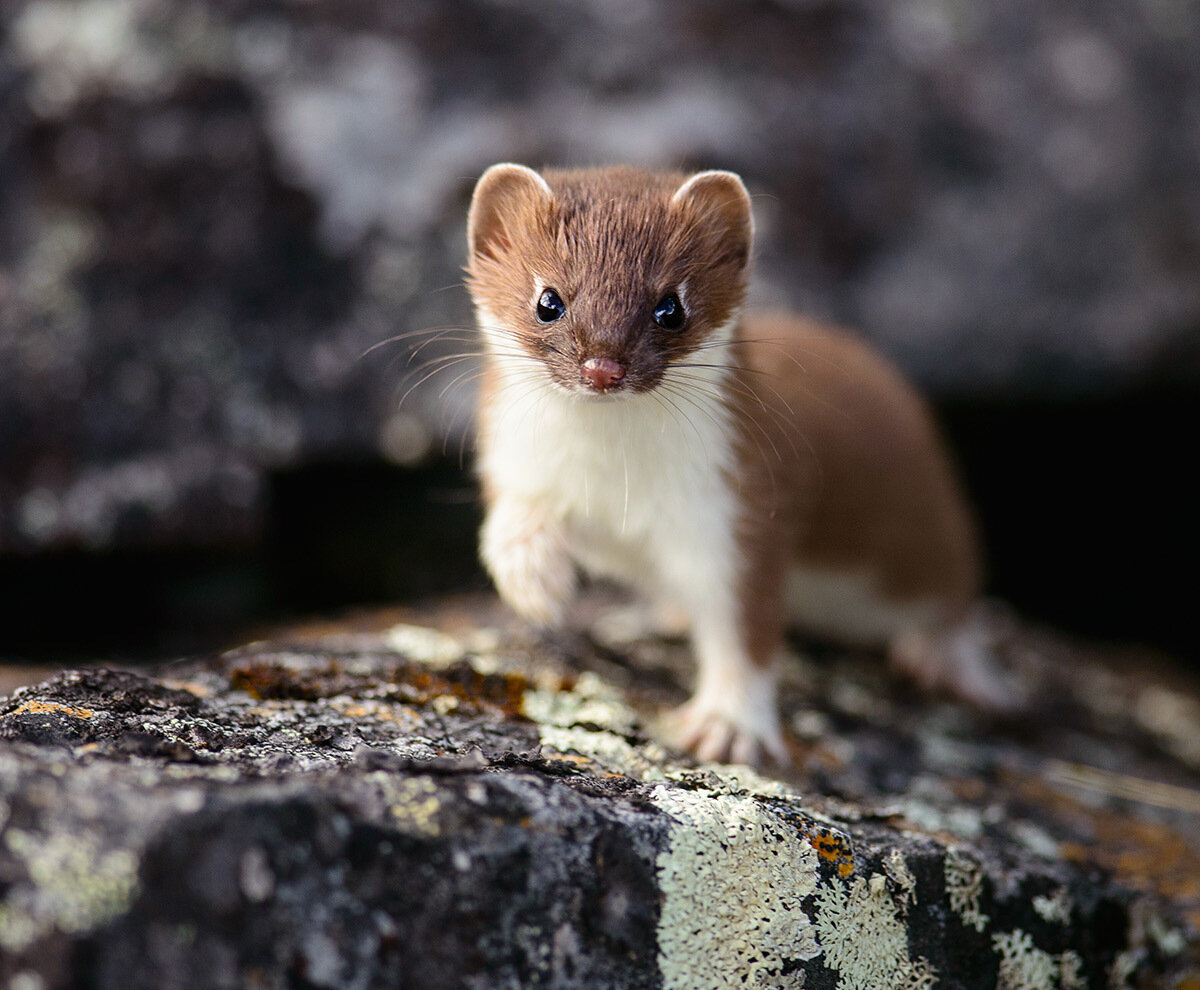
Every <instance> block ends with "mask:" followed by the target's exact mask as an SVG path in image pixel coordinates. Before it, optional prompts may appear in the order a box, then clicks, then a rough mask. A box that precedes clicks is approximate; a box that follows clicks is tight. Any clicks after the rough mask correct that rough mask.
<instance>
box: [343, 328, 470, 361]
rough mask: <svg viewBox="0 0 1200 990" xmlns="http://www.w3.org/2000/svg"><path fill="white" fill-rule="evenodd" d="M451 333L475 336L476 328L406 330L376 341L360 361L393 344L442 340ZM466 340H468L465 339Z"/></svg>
mask: <svg viewBox="0 0 1200 990" xmlns="http://www.w3.org/2000/svg"><path fill="white" fill-rule="evenodd" d="M450 333H461V334H464V335H471V336H474V328H473V327H469V326H463V325H461V324H448V325H446V326H442V327H419V328H416V329H413V330H404V331H402V332H401V333H397V334H393V335H392V336H390V337H384V338H383V339H382V340H377V341H375V343H373V344H372V345H371V346H370V347H368V348H367V349H366V350H365V351H363V352H362V353H361V354H360V355H359V356H358V359H359V360H360V361H361V360H362V359H363V358H365V357H368V356H369V355H371V354H373V353H375V351H377V350H379V349H380V348H382V347H388V346H390V345H391V344H402V343H405V342H406V341H409V340H412V339H413V338H417V337H428V338H431V339H432V340H435V341H436V340H439V339H441V338H442V335H444V334H450ZM464 339H466V338H465V337H464Z"/></svg>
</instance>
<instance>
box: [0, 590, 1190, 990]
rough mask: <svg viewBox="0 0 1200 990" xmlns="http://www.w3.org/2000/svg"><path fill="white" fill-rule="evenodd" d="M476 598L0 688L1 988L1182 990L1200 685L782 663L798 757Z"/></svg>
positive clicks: (843, 660) (579, 644)
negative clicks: (1022, 704) (980, 705)
mask: <svg viewBox="0 0 1200 990" xmlns="http://www.w3.org/2000/svg"><path fill="white" fill-rule="evenodd" d="M489 601H490V600H488V599H453V600H448V601H445V602H443V603H441V604H440V605H437V606H435V607H431V608H428V609H425V610H422V611H420V612H408V613H405V614H394V615H389V616H382V617H371V618H370V619H369V620H363V621H361V622H358V623H356V624H350V625H342V626H341V627H338V628H332V629H325V630H308V631H303V630H293V631H291V632H290V633H287V634H281V635H280V636H279V637H278V638H276V639H273V640H271V641H266V642H262V643H257V644H253V645H251V646H247V647H245V648H242V649H239V650H235V651H233V652H230V653H227V654H224V655H221V656H216V657H212V658H207V659H200V660H193V661H186V662H180V663H176V664H172V665H169V666H167V667H164V668H161V669H159V670H158V671H156V672H152V673H146V672H131V671H119V670H107V669H104V670H91V671H80V672H67V673H63V674H61V675H58V676H56V677H54V678H51V679H50V680H48V681H46V682H44V683H42V684H39V685H35V686H32V687H29V688H24V689H21V690H19V691H17V692H16V693H15V694H14V695H13V696H12V697H11V698H10V699H8V700H7V701H0V981H2V985H4V986H6V987H10V988H14V990H15V988H27V987H41V988H45V990H52V988H68V987H80V986H87V987H95V988H114V990H115V988H122V990H126V988H141V987H146V988H155V990H161V988H170V987H187V988H189V990H194V988H209V987H214V988H215V987H264V988H268V987H337V988H366V987H460V986H461V987H514V988H516V987H535V986H546V987H551V986H553V987H616V986H619V987H659V986H665V987H697V988H699V987H728V986H743V985H744V986H769V987H806V988H835V987H836V988H864V990H866V988H871V990H875V988H882V987H897V988H900V987H903V988H913V990H915V988H929V987H935V986H936V987H978V988H988V990H991V988H994V987H1002V988H1020V990H1052V988H1059V987H1061V988H1064V990H1067V988H1080V987H1096V988H1101V987H1106V988H1107V987H1112V988H1119V987H1130V988H1132V987H1138V988H1146V987H1170V988H1173V990H1186V988H1191V987H1194V986H1195V985H1196V981H1197V980H1200V826H1198V822H1200V790H1198V789H1197V783H1198V782H1200V736H1198V733H1197V730H1196V725H1197V719H1196V714H1197V708H1198V707H1200V692H1198V691H1197V690H1196V685H1195V684H1189V683H1187V682H1186V681H1183V680H1181V679H1180V677H1179V674H1178V672H1175V671H1172V670H1170V669H1169V668H1159V667H1156V666H1155V665H1153V664H1152V663H1150V662H1149V661H1147V660H1146V659H1145V658H1138V659H1137V660H1136V662H1135V663H1130V662H1129V659H1130V658H1125V659H1124V660H1122V659H1121V658H1118V657H1102V656H1096V655H1092V654H1089V653H1087V652H1085V651H1082V650H1080V649H1079V648H1077V647H1074V646H1072V645H1071V644H1067V643H1063V642H1060V641H1057V640H1054V639H1052V638H1049V637H1047V636H1045V635H1043V634H1039V633H1037V632H1035V631H1030V630H1010V631H1009V632H1008V634H1007V638H1005V639H1004V640H1003V641H1002V650H1003V655H1004V656H1005V657H1006V661H1007V662H1008V663H1009V665H1010V667H1011V669H1012V672H1013V676H1014V677H1018V678H1020V679H1021V681H1022V683H1023V684H1024V685H1025V686H1026V687H1027V688H1028V689H1029V690H1030V691H1031V696H1032V697H1033V699H1034V700H1033V701H1032V702H1031V708H1030V710H1029V711H1028V712H1027V713H1026V714H1025V715H1023V716H1022V717H1021V718H1020V719H1018V720H1017V721H1014V722H1012V723H1009V724H1004V725H996V724H988V723H986V722H985V721H983V720H981V719H980V718H979V717H978V716H976V715H974V714H973V713H971V712H970V711H967V710H965V709H962V708H959V707H957V706H955V705H951V704H948V703H940V702H937V701H931V700H928V699H921V698H918V697H916V696H914V695H912V694H911V693H910V692H909V691H908V690H907V689H906V688H905V687H904V686H903V685H900V684H896V683H893V682H891V681H890V680H889V678H888V677H887V676H886V674H885V673H884V671H883V669H882V666H881V664H880V663H879V661H878V660H877V659H875V658H870V657H864V656H853V655H833V654H828V655H822V654H819V653H815V652H813V651H812V650H809V651H807V653H806V654H805V655H804V656H803V657H801V656H797V657H796V658H794V660H793V662H792V663H791V664H789V667H788V674H787V677H786V679H785V692H784V693H785V699H786V701H785V713H786V717H787V721H788V724H789V725H790V726H791V735H792V739H791V748H792V754H793V758H794V761H795V766H794V767H793V768H792V769H791V770H790V771H789V772H788V773H786V774H784V775H782V776H780V777H778V778H777V779H776V778H770V777H766V776H761V775H759V774H756V773H754V772H752V771H750V770H747V769H745V768H737V767H727V766H715V765H714V766H696V765H695V764H692V763H690V762H689V761H687V760H684V759H681V758H679V757H678V756H676V755H673V754H672V753H671V752H670V751H669V750H668V749H667V748H665V747H664V746H663V745H662V744H661V742H659V741H657V736H656V733H655V731H654V726H655V724H656V722H655V719H656V715H657V713H658V712H659V711H660V710H662V709H663V708H664V707H665V706H667V705H669V704H672V703H674V702H676V701H678V700H679V699H680V698H681V697H682V695H683V692H682V689H681V687H680V686H679V684H680V680H681V671H682V670H684V669H686V651H685V650H684V649H683V647H681V646H680V645H679V644H672V643H665V642H662V641H659V640H652V639H643V638H639V637H637V636H634V635H633V634H632V631H635V630H636V624H634V623H630V622H629V621H628V614H627V613H623V612H621V611H612V610H608V609H607V608H605V609H602V610H600V611H599V612H598V614H597V617H596V618H595V619H594V621H592V622H591V623H590V628H591V630H592V631H591V633H590V634H589V635H587V636H581V637H569V638H565V639H562V640H561V641H558V642H554V643H551V642H538V641H532V640H530V639H529V638H528V637H526V636H523V635H521V634H520V633H517V632H515V631H514V630H513V629H512V628H510V627H509V626H508V625H507V620H505V619H504V618H503V617H502V616H500V615H498V614H490V610H491V609H492V608H493V606H491V605H490V604H489Z"/></svg>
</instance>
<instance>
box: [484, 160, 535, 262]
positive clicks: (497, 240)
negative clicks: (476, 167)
mask: <svg viewBox="0 0 1200 990" xmlns="http://www.w3.org/2000/svg"><path fill="white" fill-rule="evenodd" d="M552 196H553V194H552V193H551V191H550V187H549V186H548V185H547V184H546V180H545V179H543V178H542V177H541V176H540V175H538V174H537V172H535V171H534V170H533V169H531V168H526V167H525V166H524V165H514V164H512V163H510V162H503V163H501V164H499V165H493V166H492V167H491V168H489V169H488V170H487V171H486V172H484V173H483V175H482V176H481V177H480V179H479V182H477V183H476V184H475V192H474V194H473V195H472V196H471V209H470V212H469V213H468V214H467V245H468V246H469V248H470V251H471V256H472V257H474V256H476V255H485V256H488V257H492V258H495V257H497V256H498V255H499V254H502V253H503V252H504V251H505V250H506V249H507V248H508V247H509V246H510V241H509V236H510V234H509V229H508V224H509V223H510V222H511V221H510V220H509V218H511V217H513V216H514V214H516V213H517V212H518V211H519V210H521V209H522V207H527V208H533V209H536V208H538V207H544V206H545V205H547V204H548V203H549V201H550V199H551V198H552Z"/></svg>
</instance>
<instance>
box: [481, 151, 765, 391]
mask: <svg viewBox="0 0 1200 990" xmlns="http://www.w3.org/2000/svg"><path fill="white" fill-rule="evenodd" d="M491 175H492V174H491V173H489V175H485V176H484V178H483V179H482V180H481V181H480V184H479V186H478V187H477V189H476V195H475V201H474V202H473V203H472V210H471V220H470V223H469V230H470V234H471V237H470V239H471V242H472V243H471V249H472V254H471V258H470V263H469V265H468V268H467V273H468V285H469V287H470V290H471V295H472V298H473V299H474V301H475V304H476V305H477V306H478V307H480V308H481V309H482V310H483V311H484V312H485V313H486V314H490V316H492V317H494V318H495V319H496V320H497V321H498V322H499V324H500V327H499V329H500V330H501V331H502V332H503V333H504V334H506V335H507V336H508V337H509V338H510V339H511V341H512V343H513V344H514V346H515V348H517V349H519V353H521V354H524V355H527V356H530V357H532V358H536V359H537V360H538V361H539V362H540V363H541V364H542V365H543V366H544V367H545V369H546V371H547V372H548V373H549V375H550V376H551V378H552V379H553V380H554V381H555V382H557V383H558V384H560V385H562V386H564V387H566V388H570V389H585V388H586V380H585V379H586V376H585V375H583V374H581V369H582V368H583V366H584V364H585V362H587V361H589V360H591V359H603V360H605V361H611V362H616V363H618V364H620V365H621V366H622V368H623V369H624V374H623V377H622V378H621V379H620V381H619V382H618V383H616V384H615V385H614V386H613V387H612V388H611V389H609V390H611V391H621V390H628V391H634V392H644V391H647V390H649V389H652V388H654V387H655V386H656V385H657V384H658V383H659V381H661V379H662V376H663V373H664V372H665V370H666V369H667V367H668V366H670V365H672V364H679V363H682V362H685V361H686V360H687V359H688V358H689V356H692V355H696V354H697V351H698V349H699V348H700V347H701V346H702V345H703V344H704V343H705V342H706V341H709V340H711V339H712V336H713V334H714V333H715V331H716V330H717V328H719V327H721V326H723V325H724V324H726V323H728V322H729V321H730V320H731V319H732V318H733V317H734V316H735V315H736V314H737V312H738V310H739V309H740V307H741V304H742V300H743V298H744V295H745V288H746V271H747V267H748V261H749V253H750V239H751V229H752V227H751V221H750V212H749V200H748V198H747V197H746V194H745V190H744V188H743V187H742V186H741V183H740V182H739V181H738V180H737V179H736V178H735V177H733V176H729V175H728V174H726V173H705V174H704V175H703V176H702V178H701V179H700V180H697V181H696V182H695V183H694V184H693V186H694V188H693V187H692V186H690V187H689V189H688V190H685V193H684V195H682V196H680V197H678V198H676V192H677V191H678V190H679V189H680V187H681V186H683V184H684V183H685V182H687V176H685V175H681V174H673V173H651V172H642V171H639V170H636V169H631V168H605V169H594V170H581V171H548V172H546V173H545V175H544V178H545V181H546V184H548V186H549V189H550V193H549V195H547V192H546V189H545V188H544V187H543V186H542V184H541V183H539V182H538V181H537V177H536V176H533V175H531V174H529V173H527V172H525V170H517V169H511V167H510V168H509V169H508V170H502V171H501V173H500V174H498V175H497V176H495V177H494V178H491ZM710 177H711V178H710ZM546 289H553V290H554V291H555V292H556V293H557V295H558V296H559V297H560V298H561V300H562V302H563V304H564V306H565V309H564V312H563V313H562V315H561V316H560V317H559V318H557V319H555V320H553V321H551V322H543V320H541V319H539V316H538V299H539V297H540V296H541V294H542V293H543V292H544V291H545V290H546ZM672 293H673V294H675V295H677V296H678V297H679V298H680V299H681V300H682V303H683V307H684V319H683V321H682V324H681V325H680V326H679V327H678V328H677V329H666V328H664V327H662V326H659V325H658V324H657V323H656V322H655V317H654V313H655V309H656V307H658V305H659V303H660V302H661V301H662V300H663V299H664V297H666V296H668V295H670V294H672ZM483 318H485V319H486V318H487V317H486V316H484V317H483ZM714 359H715V356H714ZM694 360H696V361H700V362H703V363H710V359H707V358H698V357H697V358H694ZM593 366H594V365H593Z"/></svg>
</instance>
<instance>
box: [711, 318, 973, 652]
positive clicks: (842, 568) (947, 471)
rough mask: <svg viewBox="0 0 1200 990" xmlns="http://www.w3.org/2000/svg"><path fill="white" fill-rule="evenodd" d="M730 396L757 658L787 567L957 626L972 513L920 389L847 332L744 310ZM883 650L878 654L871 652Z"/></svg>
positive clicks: (969, 573)
mask: <svg viewBox="0 0 1200 990" xmlns="http://www.w3.org/2000/svg"><path fill="white" fill-rule="evenodd" d="M739 338H740V340H741V341H742V344H741V347H740V349H739V354H738V359H737V360H736V361H735V362H734V363H735V364H736V365H738V367H739V368H740V369H741V370H740V371H739V373H738V374H737V375H736V378H735V386H734V390H733V400H734V402H735V406H736V409H737V412H738V425H739V439H740V443H739V448H738V450H739V458H738V466H739V476H738V477H737V478H735V479H731V481H732V483H733V484H735V485H737V487H738V489H739V491H740V493H741V495H742V499H743V505H744V515H743V522H742V528H743V538H744V540H745V547H746V557H747V559H748V560H750V561H754V562H755V563H754V565H752V566H751V567H749V568H748V569H747V571H748V572H747V575H746V580H745V584H744V588H745V591H744V594H743V599H742V600H743V609H744V612H745V622H746V635H747V637H748V639H749V641H750V642H751V644H752V646H751V652H752V655H753V656H754V658H755V659H756V661H758V662H760V663H767V662H769V661H770V657H771V654H772V653H773V651H774V649H775V646H776V644H777V641H778V636H779V634H780V632H781V627H782V624H783V621H784V610H783V603H782V601H781V599H780V595H781V588H782V584H783V580H784V577H785V576H786V572H787V569H788V567H789V565H790V564H791V563H792V561H793V560H797V561H803V562H804V563H805V564H806V565H807V566H811V567H817V568H825V569H829V570H831V571H839V572H855V571H858V572H864V573H867V574H870V575H872V576H873V577H874V578H875V579H876V581H877V582H878V586H879V589H880V591H882V592H883V593H884V595H885V596H886V597H887V598H888V599H889V600H891V601H893V602H894V603H895V604H897V605H903V604H909V603H912V604H917V603H920V602H924V601H935V602H939V603H941V605H942V608H943V613H944V619H946V620H950V619H953V618H955V617H956V615H957V613H960V612H961V611H962V610H963V609H964V608H965V607H966V606H967V605H968V604H970V602H971V601H973V600H974V599H975V597H976V596H977V595H978V593H979V590H980V583H981V571H982V568H981V563H980V554H979V550H978V541H977V537H976V531H975V524H974V519H973V517H972V514H971V512H970V510H969V508H968V506H967V504H966V501H965V500H964V499H963V497H962V492H961V486H960V485H959V483H958V480H957V478H956V477H955V472H954V469H953V465H952V464H951V462H950V459H949V456H948V454H947V452H946V449H945V446H944V444H943V443H942V441H941V439H940V437H939V435H938V431H937V428H936V425H935V423H934V420H933V417H932V415H931V414H930V412H929V409H928V407H927V406H926V404H925V403H924V402H923V401H922V399H921V398H920V396H919V395H918V394H917V393H916V391H915V390H914V389H913V388H912V387H911V386H910V385H908V383H907V382H905V381H904V380H903V379H902V378H901V377H900V375H899V374H898V373H897V372H896V371H895V369H893V368H892V367H891V366H890V365H888V364H886V363H885V362H884V361H883V360H882V359H881V358H880V357H879V356H878V355H876V354H875V353H874V352H873V351H871V350H870V349H869V348H868V347H867V345H866V344H865V343H863V342H862V341H860V340H857V339H856V338H854V337H852V336H851V335H849V334H848V333H846V332H844V331H839V330H834V329H832V328H829V327H824V326H821V325H819V324H816V323H814V322H811V321H807V320H802V319H800V318H797V317H794V316H789V315H786V314H779V313H750V314H748V315H747V316H746V317H745V318H744V319H743V321H742V324H741V327H740V329H739ZM876 645H884V644H876Z"/></svg>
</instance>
